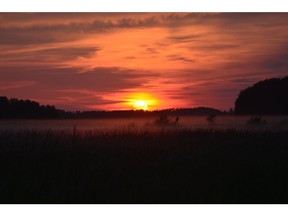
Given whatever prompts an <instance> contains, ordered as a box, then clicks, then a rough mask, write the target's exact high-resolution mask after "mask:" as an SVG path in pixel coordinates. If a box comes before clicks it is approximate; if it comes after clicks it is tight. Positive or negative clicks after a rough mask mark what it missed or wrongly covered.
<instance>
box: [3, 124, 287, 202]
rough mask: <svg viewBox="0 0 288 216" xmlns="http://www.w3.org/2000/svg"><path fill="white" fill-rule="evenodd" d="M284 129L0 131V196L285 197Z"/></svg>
mask: <svg viewBox="0 0 288 216" xmlns="http://www.w3.org/2000/svg"><path fill="white" fill-rule="evenodd" d="M287 155H288V130H264V129H263V130H251V129H219V128H199V129H195V128H183V127H180V128H169V127H167V128H166V127H163V128H159V129H157V130H155V129H153V130H149V129H138V128H137V127H136V128H134V127H126V128H119V129H111V130H100V129H98V130H96V129H93V130H78V129H77V128H74V129H70V130H66V129H65V130H64V129H63V130H48V129H47V130H46V129H45V130H44V129H43V130H29V129H21V130H0V166H1V173H0V203H183V204H184V203H288V173H287V170H288V159H287Z"/></svg>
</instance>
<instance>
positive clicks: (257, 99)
mask: <svg viewBox="0 0 288 216" xmlns="http://www.w3.org/2000/svg"><path fill="white" fill-rule="evenodd" d="M234 112H235V114H240V115H271V114H274V115H275V114H277V115H278V114H279V115H281V114H282V115H286V114H288V77H285V78H282V79H280V78H272V79H267V80H264V81H260V82H257V83H256V84H254V85H253V86H252V87H249V88H247V89H245V90H243V91H241V92H240V94H239V96H238V98H237V100H236V101H235V111H234Z"/></svg>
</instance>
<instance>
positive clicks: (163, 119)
mask: <svg viewBox="0 0 288 216" xmlns="http://www.w3.org/2000/svg"><path fill="white" fill-rule="evenodd" d="M178 122H179V117H178V116H177V117H176V118H175V120H173V119H171V118H169V117H168V115H167V114H165V113H161V114H160V116H159V117H158V118H157V119H156V120H155V122H154V124H155V125H160V126H176V125H177V124H178Z"/></svg>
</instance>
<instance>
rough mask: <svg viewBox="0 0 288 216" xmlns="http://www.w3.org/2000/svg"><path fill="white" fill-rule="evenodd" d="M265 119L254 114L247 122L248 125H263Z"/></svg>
mask: <svg viewBox="0 0 288 216" xmlns="http://www.w3.org/2000/svg"><path fill="white" fill-rule="evenodd" d="M266 123H267V121H266V120H264V119H262V117H261V116H255V117H251V118H250V119H249V120H248V121H247V124H249V125H264V124H266Z"/></svg>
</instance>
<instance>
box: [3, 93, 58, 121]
mask: <svg viewBox="0 0 288 216" xmlns="http://www.w3.org/2000/svg"><path fill="white" fill-rule="evenodd" d="M59 113H60V110H57V109H56V108H55V107H54V106H50V105H47V106H40V104H39V103H37V102H35V101H30V100H19V99H16V98H11V99H10V100H9V99H8V98H7V97H0V118H2V119H3V118H6V119H7V118H57V117H59Z"/></svg>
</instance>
